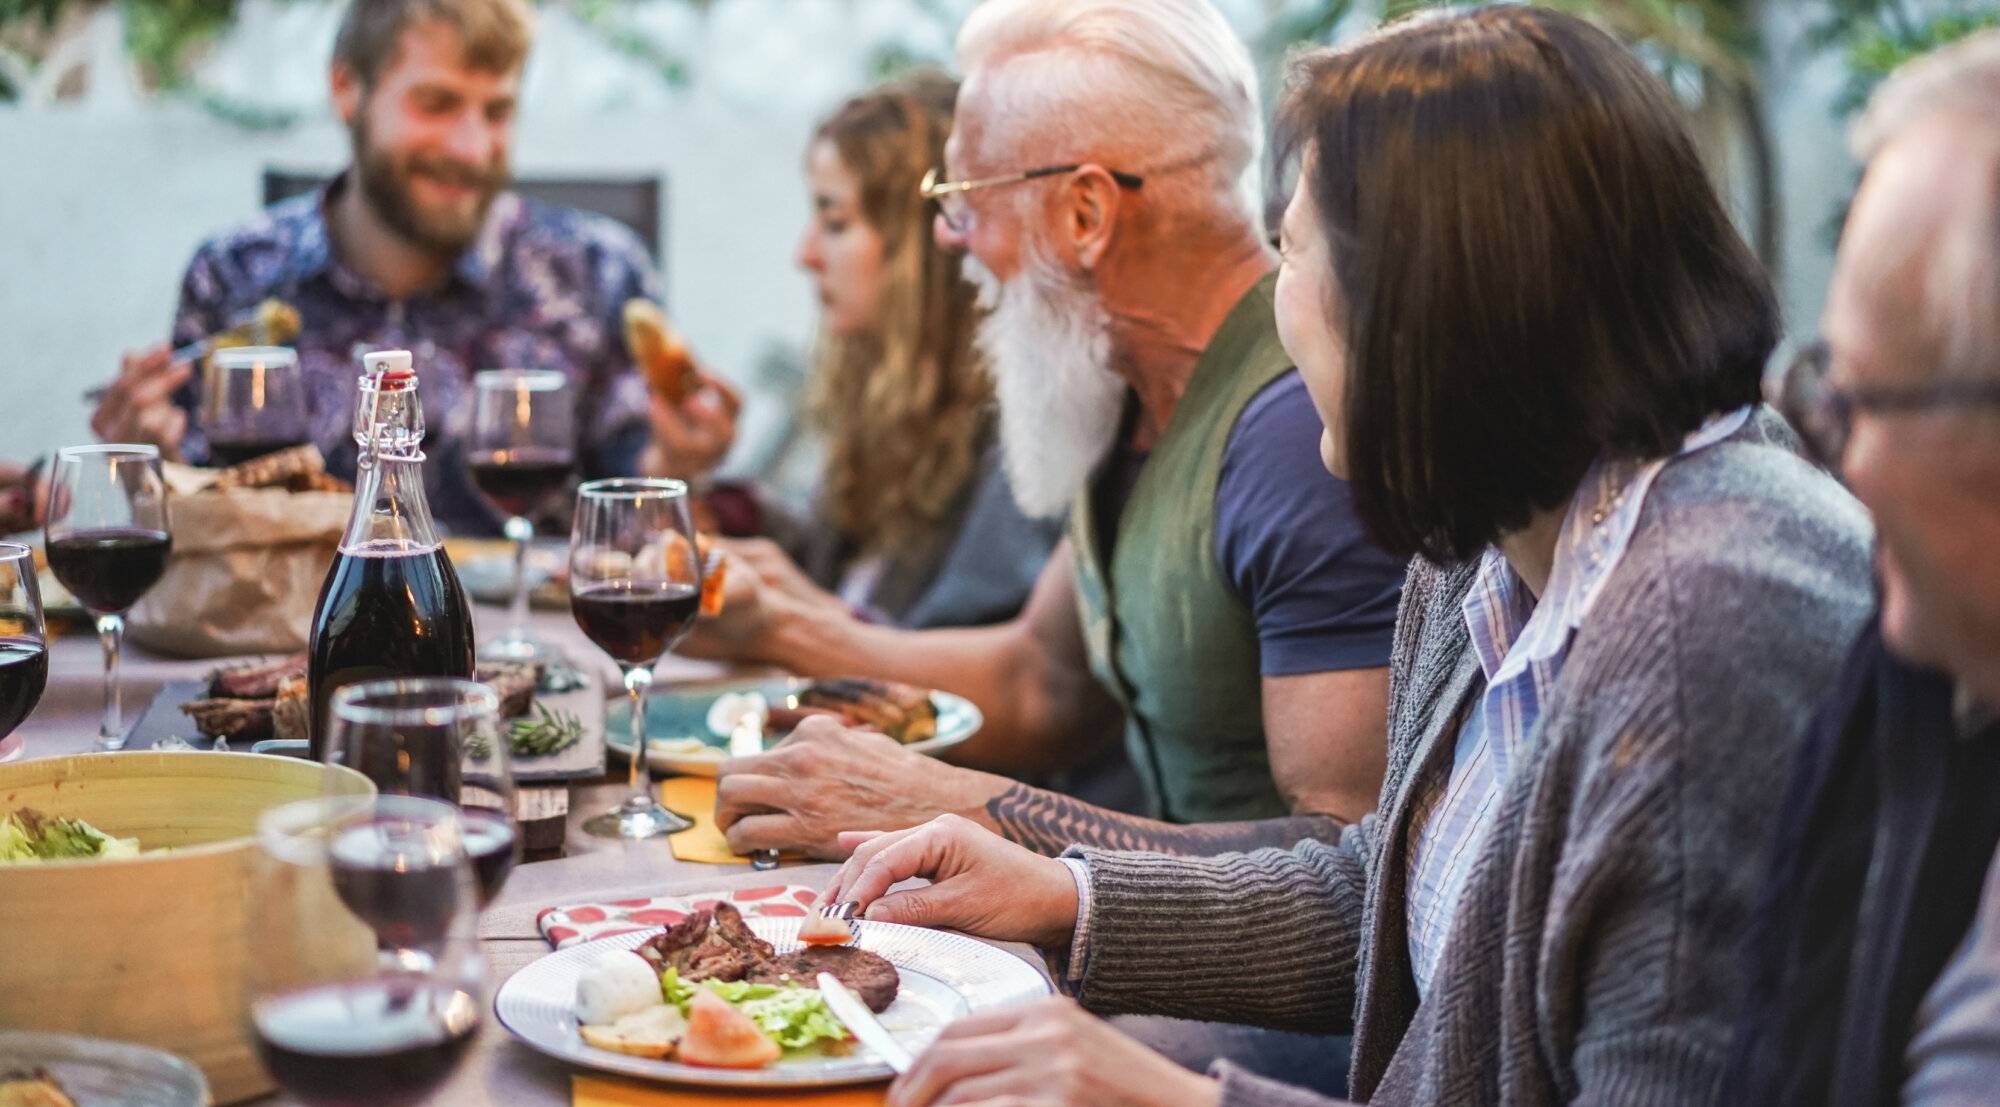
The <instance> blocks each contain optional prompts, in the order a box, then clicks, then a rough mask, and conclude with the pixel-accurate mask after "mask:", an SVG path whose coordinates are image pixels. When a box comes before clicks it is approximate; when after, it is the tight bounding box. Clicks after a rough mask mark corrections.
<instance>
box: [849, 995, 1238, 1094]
mask: <svg viewBox="0 0 2000 1107" xmlns="http://www.w3.org/2000/svg"><path fill="white" fill-rule="evenodd" d="M1221 1094H1222V1093H1221V1088H1220V1086H1219V1085H1218V1084H1216V1082H1215V1081H1213V1080H1211V1079H1209V1078H1208V1077H1205V1076H1199V1075H1196V1074H1195V1073H1192V1072H1189V1071H1188V1070H1186V1069H1184V1068H1182V1067H1180V1066H1179V1065H1176V1064H1174V1063H1173V1062H1172V1061H1169V1060H1167V1059H1166V1058H1165V1057H1162V1056H1160V1055H1159V1054H1157V1053H1154V1052H1153V1051H1152V1050H1150V1049H1147V1048H1146V1047H1145V1046H1142V1045H1140V1044H1139V1043H1138V1042H1135V1041H1133V1040H1132V1039H1130V1038H1128V1037H1126V1036H1125V1035H1123V1034H1120V1033H1119V1032H1118V1031H1116V1030H1113V1029H1112V1028H1111V1027H1110V1026H1109V1025H1108V1024H1106V1023H1105V1022H1104V1021H1103V1020H1102V1019H1099V1018H1097V1017H1096V1016H1094V1015H1090V1014H1087V1013H1085V1012H1084V1010H1083V1009H1082V1008H1080V1007H1078V1006H1077V1005H1076V1004H1075V1003H1073V1002H1071V1001H1070V1000H1067V999H1061V998H1053V997H1052V998H1049V999H1042V1000H1037V1001H1035V1002H1034V1003H1030V1004H1026V1005H1023V1006H1020V1007H1009V1008H1006V1009H1004V1010H999V1011H989V1012H986V1013H984V1014H979V1015H973V1016H971V1017H969V1018H964V1019H960V1020H959V1021H958V1022H955V1023H953V1024H951V1025H950V1026H947V1027H945V1029H944V1033H943V1034H941V1035H939V1036H938V1040H937V1041H936V1042H935V1043H933V1044H932V1045H931V1047H930V1048H929V1049H928V1050H925V1051H924V1055H923V1056H922V1057H919V1058H917V1063H916V1066H915V1067H913V1068H912V1069H910V1071H909V1072H907V1073H905V1074H903V1075H902V1076H901V1077H899V1078H897V1080H896V1083H895V1084H894V1085H893V1086H891V1087H890V1089H889V1105H890V1107H930V1105H931V1104H934V1103H935V1104H944V1103H959V1104H992V1105H996V1107H997V1105H1000V1104H1005V1105H1007V1107H1212V1105H1213V1104H1215V1103H1217V1102H1219V1101H1220V1099H1221Z"/></svg>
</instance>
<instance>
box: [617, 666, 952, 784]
mask: <svg viewBox="0 0 2000 1107" xmlns="http://www.w3.org/2000/svg"><path fill="white" fill-rule="evenodd" d="M811 683H812V682H811V681H809V680H806V679H804V678H801V677H784V678H778V679H774V680H732V681H725V682H719V683H705V684H698V685H683V686H681V687H679V688H673V689H664V688H659V687H655V688H654V689H653V691H652V692H651V693H649V694H648V695H647V697H646V757H647V759H648V764H649V766H650V767H651V768H652V769H653V770H654V771H655V772H662V773H682V774H686V775H689V776H714V775H715V770H716V766H718V765H721V764H722V761H723V759H724V758H726V757H728V756H729V735H727V734H724V733H720V732H718V731H716V730H715V729H714V728H712V727H711V726H710V725H709V718H708V716H709V708H711V707H713V706H714V705H715V701H716V698H717V697H719V696H722V695H725V694H729V693H737V694H741V693H745V692H755V693H757V694H758V695H760V696H763V697H764V702H765V703H767V704H769V705H771V706H773V707H797V706H798V700H797V697H798V694H799V693H800V692H802V691H804V690H805V688H806V686H807V685H809V684H811ZM931 704H932V705H933V706H935V707H936V708H937V713H938V727H937V736H936V737H934V738H926V739H924V740H923V741H921V742H911V743H910V744H909V748H910V749H913V750H915V751H917V752H918V753H927V754H930V755H932V756H936V755H937V754H940V753H943V752H944V751H945V750H948V749H950V748H952V747H953V746H956V745H958V744H959V743H960V742H963V741H965V740H966V739H967V738H970V737H972V736H973V735H975V734H977V733H979V726H980V724H981V723H982V722H984V721H985V720H984V718H983V717H982V716H981V715H980V714H979V708H977V707H974V706H973V705H972V701H971V700H968V699H966V698H965V697H964V696H954V695H952V694H951V693H950V692H932V693H931ZM779 737H781V736H777V735H773V736H770V737H767V738H765V744H766V745H767V746H768V745H771V744H774V743H776V742H777V741H778V740H779ZM604 744H605V746H606V747H608V748H609V749H611V750H612V751H613V752H615V753H617V754H619V755H620V756H623V757H630V756H631V755H632V708H631V704H630V701H628V700H626V699H625V698H623V697H622V696H621V697H619V698H616V699H613V700H612V701H611V702H610V703H607V704H605V705H604Z"/></svg>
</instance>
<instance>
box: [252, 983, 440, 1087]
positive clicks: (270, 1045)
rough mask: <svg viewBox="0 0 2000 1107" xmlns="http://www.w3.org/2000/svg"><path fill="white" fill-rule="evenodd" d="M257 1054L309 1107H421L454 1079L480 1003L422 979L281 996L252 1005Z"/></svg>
mask: <svg viewBox="0 0 2000 1107" xmlns="http://www.w3.org/2000/svg"><path fill="white" fill-rule="evenodd" d="M250 1021H251V1023H252V1025H253V1026H254V1027H255V1030H256V1038H257V1055H258V1057H259V1058H260V1059H262V1060H263V1062H264V1067H265V1068H267V1069H269V1070H270V1072H271V1076H272V1078H273V1079H275V1080H276V1081H277V1082H278V1084H279V1085H280V1086H281V1087H283V1088H284V1089H285V1090H286V1091H288V1092H290V1093H291V1094H293V1095H295V1096H297V1097H299V1098H300V1099H302V1100H304V1101H305V1102H307V1103H310V1104H314V1105H315V1107H400V1105H402V1104H415V1103H421V1102H423V1100H424V1099H425V1098H426V1097H427V1096H428V1095H429V1094H430V1093H431V1092H432V1091H434V1090H436V1088H437V1086H438V1085H439V1084H442V1083H443V1082H444V1080H445V1078H446V1077H447V1076H449V1075H451V1072H452V1070H453V1069H454V1068H456V1067H457V1066H458V1063H459V1061H460V1060H461V1059H462V1058H463V1057H464V1056H465V1051H466V1047H467V1046H469V1045H470V1044H471V1043H472V1037H473V1032H474V1031H476V1030H477V1029H478V1028H479V1003H478V1001H477V1000H476V999H474V998H473V997H472V996H471V995H469V994H467V993H466V992H465V991H463V990H461V989H459V988H458V987H456V986H455V985H453V984H451V983H449V982H446V981H442V980H438V979H435V978H433V977H429V976H425V975H422V974H419V973H401V974H396V975H390V976H381V977H375V978H371V979H365V980H353V981H342V982H339V983H333V984H322V985H318V986H315V987H307V988H301V989H298V990H296V991H291V992H279V993H277V994H274V995H270V996H266V997H264V998H262V999H259V1000H257V1001H256V1002H255V1003H254V1004H252V1006H251V1010H250Z"/></svg>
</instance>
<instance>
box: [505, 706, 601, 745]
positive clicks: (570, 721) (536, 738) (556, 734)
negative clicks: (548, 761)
mask: <svg viewBox="0 0 2000 1107" xmlns="http://www.w3.org/2000/svg"><path fill="white" fill-rule="evenodd" d="M535 714H536V715H537V716H538V717H537V718H533V719H530V718H528V717H526V716H523V717H521V718H519V719H515V720H514V723H513V725H512V726H511V727H509V728H508V731H507V742H508V744H509V745H511V746H512V747H513V748H514V755H515V756H516V757H544V756H547V755H548V754H552V753H561V752H562V751H563V750H566V749H568V748H570V747H571V746H573V745H575V744H576V742H577V740H578V739H580V738H582V737H583V720H582V719H580V718H578V717H576V716H575V715H572V714H569V713H568V712H564V711H555V710H552V709H550V708H549V707H548V706H547V705H545V704H539V703H538V704H536V705H535Z"/></svg>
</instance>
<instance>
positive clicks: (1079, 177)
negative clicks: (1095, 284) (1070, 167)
mask: <svg viewBox="0 0 2000 1107" xmlns="http://www.w3.org/2000/svg"><path fill="white" fill-rule="evenodd" d="M1064 195H1065V196H1066V198H1067V199H1068V211H1067V212H1066V213H1065V214H1066V219H1065V223H1066V229H1067V230H1068V232H1069V235H1068V237H1069V240H1070V248H1071V249H1072V250H1074V251H1075V252H1076V263H1077V266H1078V267H1079V268H1081V269H1083V270H1084V271H1086V272H1088V271H1090V270H1092V269H1095V268H1097V266H1098V264H1099V263H1100V262H1102V261H1103V260H1104V255H1105V254H1106V253H1107V252H1109V251H1110V249H1111V236H1112V233H1113V229H1114V228H1115V227H1116V226H1117V223H1118V211H1119V207H1120V205H1121V204H1122V203H1123V202H1124V197H1123V196H1122V195H1121V194H1120V193H1119V190H1118V182H1117V181H1114V180H1112V179H1111V174H1110V173H1107V172H1105V171H1104V170H1103V169H1100V168H1098V167H1097V166H1094V165H1093V166H1088V167H1086V168H1084V169H1081V170H1079V171H1077V172H1076V173H1074V174H1072V175H1071V177H1070V179H1069V182H1068V188H1067V189H1066V190H1065V193H1064Z"/></svg>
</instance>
